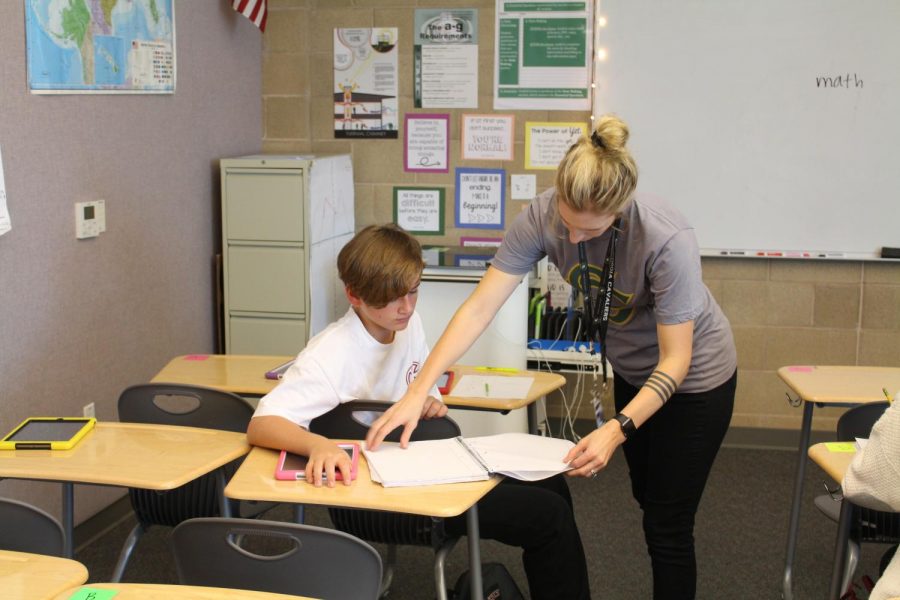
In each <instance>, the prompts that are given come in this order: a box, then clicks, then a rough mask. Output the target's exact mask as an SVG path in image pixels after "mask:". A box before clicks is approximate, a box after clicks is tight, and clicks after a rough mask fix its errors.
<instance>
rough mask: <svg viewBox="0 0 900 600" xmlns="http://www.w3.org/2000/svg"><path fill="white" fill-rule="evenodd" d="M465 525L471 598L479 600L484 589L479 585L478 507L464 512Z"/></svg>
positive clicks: (473, 506)
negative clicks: (466, 527) (466, 528)
mask: <svg viewBox="0 0 900 600" xmlns="http://www.w3.org/2000/svg"><path fill="white" fill-rule="evenodd" d="M466 524H467V525H468V535H467V537H468V538H469V576H470V577H469V582H470V583H471V584H472V587H471V589H472V598H473V600H474V599H475V598H478V599H479V600H481V598H482V595H483V594H484V592H483V591H482V590H483V589H484V588H483V587H482V584H481V548H480V546H479V540H480V537H481V536H480V534H479V532H478V505H477V504H473V505H472V507H471V508H470V509H469V510H468V511H467V512H466Z"/></svg>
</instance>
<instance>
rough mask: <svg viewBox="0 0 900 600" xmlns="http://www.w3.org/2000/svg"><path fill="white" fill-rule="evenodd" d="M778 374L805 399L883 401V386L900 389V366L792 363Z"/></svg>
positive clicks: (825, 402)
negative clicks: (806, 364)
mask: <svg viewBox="0 0 900 600" xmlns="http://www.w3.org/2000/svg"><path fill="white" fill-rule="evenodd" d="M778 376H779V377H781V379H782V380H784V382H785V383H786V384H787V385H788V387H790V388H791V389H792V390H793V391H794V392H795V393H796V394H797V395H798V396H800V398H801V399H802V400H804V401H805V402H816V403H821V404H864V403H866V402H880V401H884V399H885V398H884V393H883V392H882V391H881V388H887V390H888V391H889V392H890V393H891V394H894V393H895V392H897V390H900V368H895V367H841V366H822V367H817V366H804V365H792V366H788V367H781V368H780V369H778Z"/></svg>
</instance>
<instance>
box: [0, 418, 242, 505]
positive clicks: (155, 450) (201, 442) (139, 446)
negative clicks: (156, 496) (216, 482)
mask: <svg viewBox="0 0 900 600" xmlns="http://www.w3.org/2000/svg"><path fill="white" fill-rule="evenodd" d="M249 451H250V446H249V445H248V444H247V437H246V435H244V434H243V433H234V432H231V431H219V430H216V429H200V428H196V427H175V426H172V425H145V424H140V423H115V422H98V423H97V425H96V426H95V427H94V429H93V430H91V431H90V432H89V433H88V434H87V435H86V436H85V437H84V439H82V440H81V441H80V442H79V443H78V444H77V445H76V446H75V447H74V448H72V449H71V450H2V451H0V477H11V478H17V479H40V480H46V481H69V482H76V483H91V484H98V485H115V486H127V487H137V488H144V489H150V490H170V489H173V488H176V487H178V486H181V485H184V484H185V483H187V482H189V481H191V480H193V479H196V478H197V477H200V476H201V475H205V474H206V473H209V472H210V471H213V470H214V469H216V468H218V467H220V466H222V465H224V464H226V463H229V462H231V461H232V460H234V459H236V458H240V457H241V456H243V455H244V454H246V453H247V452H249Z"/></svg>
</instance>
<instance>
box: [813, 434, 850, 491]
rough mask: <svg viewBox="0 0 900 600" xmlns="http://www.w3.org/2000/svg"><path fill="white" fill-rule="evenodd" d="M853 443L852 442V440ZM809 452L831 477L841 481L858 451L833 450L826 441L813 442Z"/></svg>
mask: <svg viewBox="0 0 900 600" xmlns="http://www.w3.org/2000/svg"><path fill="white" fill-rule="evenodd" d="M851 443H852V442H851ZM807 454H808V455H809V457H810V458H811V459H812V461H813V462H814V463H816V464H817V465H819V466H820V467H822V470H823V471H825V473H827V474H828V476H829V477H831V478H832V479H834V480H835V481H837V482H838V483H840V482H841V481H843V479H844V473H846V472H847V469H848V468H849V467H850V463H851V462H852V461H853V457H854V456H856V452H832V451H831V450H829V449H828V447H827V445H826V443H825V442H822V443H819V444H813V445H812V446H810V447H809V450H808V451H807Z"/></svg>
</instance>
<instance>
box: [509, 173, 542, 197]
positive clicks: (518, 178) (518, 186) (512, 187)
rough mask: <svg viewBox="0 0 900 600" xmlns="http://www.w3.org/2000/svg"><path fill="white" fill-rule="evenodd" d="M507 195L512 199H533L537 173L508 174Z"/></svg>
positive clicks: (535, 193)
mask: <svg viewBox="0 0 900 600" xmlns="http://www.w3.org/2000/svg"><path fill="white" fill-rule="evenodd" d="M509 195H510V197H511V198H512V199H513V200H533V199H534V197H535V196H537V175H533V174H530V173H523V174H516V175H510V176H509Z"/></svg>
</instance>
